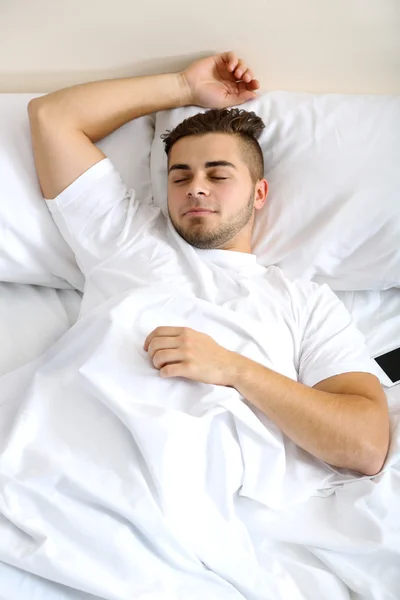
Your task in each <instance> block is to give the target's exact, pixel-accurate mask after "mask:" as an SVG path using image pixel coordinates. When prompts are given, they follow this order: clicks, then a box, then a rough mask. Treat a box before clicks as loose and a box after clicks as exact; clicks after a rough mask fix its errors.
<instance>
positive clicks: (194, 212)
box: [184, 208, 216, 216]
mask: <svg viewBox="0 0 400 600" xmlns="http://www.w3.org/2000/svg"><path fill="white" fill-rule="evenodd" d="M215 212H216V211H215V210H206V209H202V208H200V209H199V208H194V209H192V210H189V211H188V212H186V213H185V215H184V216H186V215H192V216H193V215H213V214H214V213H215Z"/></svg>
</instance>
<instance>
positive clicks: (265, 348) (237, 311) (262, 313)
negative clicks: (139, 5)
mask: <svg viewBox="0 0 400 600" xmlns="http://www.w3.org/2000/svg"><path fill="white" fill-rule="evenodd" d="M258 87H259V83H258V81H257V80H256V79H254V77H253V73H252V71H251V70H250V69H249V68H248V67H247V65H246V64H245V62H244V61H243V60H241V59H238V58H237V56H236V54H235V53H234V52H227V53H223V54H220V55H217V56H211V57H208V58H205V59H201V60H198V61H195V62H194V63H193V64H192V65H190V66H189V67H188V68H187V69H185V70H183V71H182V72H179V73H171V74H165V75H156V76H149V77H133V78H127V79H117V80H109V81H99V82H92V83H87V84H83V85H77V86H74V87H71V88H67V89H63V90H59V91H57V92H54V93H51V94H48V95H46V96H43V97H41V98H39V99H35V100H32V101H31V102H30V104H29V117H30V123H31V131H32V141H33V149H34V156H35V163H36V169H37V173H38V177H39V181H40V185H41V189H42V192H43V195H44V197H45V198H46V201H47V203H48V206H49V209H50V210H51V212H52V214H53V217H54V219H55V222H56V223H57V225H58V227H59V229H60V231H61V233H62V235H63V236H64V238H65V239H66V241H67V242H68V243H69V244H70V246H71V248H72V249H73V250H74V252H75V255H76V257H77V261H78V264H79V265H80V267H81V269H82V271H83V273H84V274H85V276H86V287H85V294H84V298H83V310H84V311H86V312H88V311H89V310H91V308H93V307H94V306H96V305H98V304H99V303H100V302H102V301H103V300H105V299H107V298H109V297H110V296H112V295H115V294H117V293H119V292H121V291H122V290H126V289H131V288H132V289H134V288H141V287H142V288H143V287H144V286H149V285H150V284H151V283H152V282H154V281H161V282H164V283H165V287H166V289H168V286H170V289H171V294H173V293H175V290H176V289H178V288H179V290H184V293H185V294H189V295H190V296H191V297H194V298H195V299H196V301H197V302H198V305H197V306H199V303H200V302H201V303H202V304H201V307H202V308H201V310H202V315H203V316H204V320H205V322H206V321H207V319H209V320H210V321H213V319H216V316H215V315H216V311H219V313H218V314H219V317H218V318H219V319H220V322H222V321H223V319H224V318H225V317H224V315H225V313H226V315H228V313H229V315H230V319H231V321H230V327H231V329H232V330H233V329H234V328H235V319H236V321H237V322H238V323H239V322H240V320H241V319H244V318H246V316H249V315H251V317H252V318H254V322H255V323H259V327H257V326H255V327H253V332H250V331H249V330H247V331H246V332H245V333H243V336H244V340H243V345H242V346H240V347H239V346H237V349H236V350H228V349H227V348H225V347H223V346H222V345H220V344H218V343H217V342H216V341H215V339H214V337H211V336H209V335H207V334H205V333H204V332H201V331H198V330H196V329H193V328H190V327H174V326H170V325H167V324H165V323H163V322H162V321H161V322H160V325H159V327H157V328H156V329H155V330H154V331H152V332H151V333H150V334H149V335H148V336H147V338H146V339H144V340H143V342H144V349H145V350H146V351H147V352H148V354H149V357H150V359H151V361H152V364H153V365H154V367H155V368H156V369H159V371H160V375H161V376H163V377H184V378H189V379H192V380H194V381H198V382H203V383H208V384H214V385H222V386H230V387H234V388H236V389H237V390H238V391H239V393H240V394H242V395H243V397H244V398H246V400H247V401H248V402H250V403H251V404H253V405H254V406H255V407H257V408H258V409H259V410H261V411H262V412H263V413H264V414H265V415H266V416H267V417H268V418H270V419H271V420H272V421H274V422H275V424H276V425H277V426H278V427H279V428H280V429H281V430H282V431H283V432H284V433H285V434H286V435H287V436H289V437H290V438H291V439H292V440H293V441H294V442H295V443H297V444H298V445H299V446H301V447H302V448H304V449H305V450H307V451H308V452H310V453H311V454H313V455H314V456H316V457H318V458H320V459H322V460H324V461H326V462H328V463H330V464H333V465H335V466H339V467H346V468H350V469H354V470H357V471H360V472H362V473H364V474H367V475H374V474H376V473H377V472H379V471H380V469H381V468H382V465H383V463H384V460H385V457H386V454H387V450H388V445H389V420H388V411H387V403H386V398H385V394H384V392H383V389H382V387H381V385H380V383H379V380H378V379H377V377H375V375H374V374H373V372H374V371H373V367H372V364H371V360H370V357H369V354H368V350H367V348H366V346H365V343H364V340H363V337H362V336H361V334H360V333H359V332H358V331H357V330H356V329H355V327H354V326H353V324H352V321H351V318H350V315H349V314H348V312H347V311H346V310H345V308H344V306H343V305H342V303H340V302H339V300H338V299H337V298H336V296H335V295H334V294H333V292H332V291H331V290H330V289H329V288H328V286H318V285H317V284H314V283H311V282H307V281H304V282H303V281H296V282H290V281H288V280H287V279H286V278H285V277H284V275H283V273H282V272H281V270H280V269H278V268H277V267H274V266H271V267H269V268H264V267H261V265H258V264H257V260H256V257H255V256H254V255H253V254H252V252H251V232H252V227H253V221H254V214H255V210H260V209H261V208H262V207H263V206H264V204H265V202H266V197H267V192H268V184H267V181H266V180H265V179H264V177H263V175H264V164H263V157H262V152H261V149H260V146H259V144H258V142H257V139H256V138H257V137H258V136H259V134H260V132H261V130H262V128H263V126H264V124H263V123H262V121H261V119H259V118H258V117H257V116H256V115H255V114H254V113H247V112H246V111H239V109H234V110H232V111H229V110H227V109H228V107H231V106H234V105H238V104H242V103H243V102H246V101H247V100H249V99H252V98H254V97H255V95H256V94H255V90H257V89H258ZM186 105H197V106H201V107H206V108H210V109H214V110H211V111H209V112H207V113H205V114H203V115H201V114H200V115H195V116H194V117H192V118H191V119H188V120H186V121H184V122H183V123H181V124H180V125H179V126H178V127H177V128H176V129H175V130H174V131H173V132H169V134H168V135H165V136H163V137H164V141H165V150H166V152H167V154H168V171H169V173H168V210H169V219H168V220H166V219H165V218H164V217H163V215H162V214H161V213H160V210H159V209H158V208H156V207H152V206H145V205H144V204H141V203H140V199H137V198H136V196H135V194H134V192H132V191H128V190H127V189H126V187H125V186H124V184H123V183H122V181H121V179H120V177H119V175H118V173H117V172H116V170H115V168H114V167H113V165H112V164H111V162H110V161H109V159H107V158H106V157H105V155H104V154H103V153H102V152H101V151H100V150H99V149H98V148H97V147H96V146H95V145H94V143H95V142H97V141H98V140H100V139H102V138H103V137H105V136H107V135H108V134H110V133H111V132H112V131H114V130H115V129H117V128H118V127H121V126H122V125H123V124H124V123H126V122H128V121H130V120H132V119H135V118H137V117H140V116H142V115H145V114H148V113H152V112H155V111H160V110H167V109H171V108H174V107H177V106H186ZM224 311H225V312H224ZM232 315H233V316H232ZM227 318H228V317H227ZM257 329H258V330H259V332H260V331H263V332H265V331H266V334H265V336H264V337H263V338H262V339H261V338H260V339H258V338H257V336H258V335H259V332H257ZM246 336H247V338H248V339H246ZM239 350H240V351H239Z"/></svg>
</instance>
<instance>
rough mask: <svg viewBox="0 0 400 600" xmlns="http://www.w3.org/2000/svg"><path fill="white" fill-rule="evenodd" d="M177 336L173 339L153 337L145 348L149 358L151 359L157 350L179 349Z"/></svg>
mask: <svg viewBox="0 0 400 600" xmlns="http://www.w3.org/2000/svg"><path fill="white" fill-rule="evenodd" d="M179 345H180V344H179V336H174V337H167V336H164V337H155V338H153V339H152V340H150V342H149V344H148V346H147V352H148V354H149V356H150V358H153V357H154V355H155V353H156V352H158V350H164V349H170V350H173V349H175V348H179Z"/></svg>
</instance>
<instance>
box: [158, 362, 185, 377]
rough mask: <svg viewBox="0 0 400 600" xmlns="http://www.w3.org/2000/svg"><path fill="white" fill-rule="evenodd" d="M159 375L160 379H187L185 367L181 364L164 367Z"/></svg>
mask: <svg viewBox="0 0 400 600" xmlns="http://www.w3.org/2000/svg"><path fill="white" fill-rule="evenodd" d="M159 373H160V375H161V377H187V370H186V365H185V363H183V362H179V363H171V364H169V365H165V367H162V368H161V369H160V371H159Z"/></svg>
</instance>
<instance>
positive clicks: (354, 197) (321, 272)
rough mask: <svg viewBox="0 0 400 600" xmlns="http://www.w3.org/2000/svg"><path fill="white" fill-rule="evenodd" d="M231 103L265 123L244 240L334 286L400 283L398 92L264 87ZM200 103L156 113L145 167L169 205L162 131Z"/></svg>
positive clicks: (289, 269) (263, 256) (159, 200)
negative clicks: (257, 202)
mask: <svg viewBox="0 0 400 600" xmlns="http://www.w3.org/2000/svg"><path fill="white" fill-rule="evenodd" d="M238 108H243V109H245V110H247V111H254V112H255V113H256V114H257V115H259V116H260V117H261V118H262V119H263V121H264V123H265V125H266V127H265V129H264V130H263V133H262V135H261V137H260V138H259V140H258V141H259V143H260V145H261V148H262V150H263V154H264V160H265V178H266V179H267V180H268V182H269V194H268V198H267V203H266V205H265V206H264V208H263V209H261V210H260V211H256V218H255V225H254V231H253V240H252V250H253V252H254V253H255V254H256V255H257V256H258V260H259V262H260V263H261V264H263V265H265V266H268V265H271V264H275V265H278V266H279V267H281V268H282V270H283V271H284V273H285V274H286V275H287V276H288V277H290V278H295V277H303V278H306V279H312V280H314V281H316V282H318V283H327V284H329V285H330V287H331V288H332V289H334V290H372V289H382V290H383V289H386V288H390V287H394V286H399V285H400V197H399V195H400V96H397V97H395V96H349V95H337V94H329V95H314V94H305V93H302V94H300V93H293V92H269V93H264V94H262V95H260V96H259V97H258V98H257V99H255V100H251V101H249V102H247V103H245V104H243V105H241V106H239V107H238ZM205 110H206V109H203V108H199V107H197V106H190V107H184V108H178V109H174V110H170V111H161V112H159V113H157V114H156V129H155V136H154V141H153V147H152V156H151V173H152V180H153V192H154V200H155V203H156V204H157V205H158V206H160V207H161V208H162V209H163V211H164V213H165V214H167V212H166V205H167V157H166V154H165V152H164V146H163V142H162V140H161V139H160V135H161V134H162V133H164V132H165V131H166V130H167V129H169V130H171V129H173V128H174V127H175V126H176V125H177V124H178V123H180V122H181V121H183V119H186V118H187V117H189V116H192V115H194V114H196V113H198V112H205Z"/></svg>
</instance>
